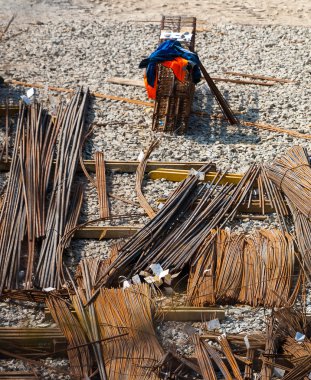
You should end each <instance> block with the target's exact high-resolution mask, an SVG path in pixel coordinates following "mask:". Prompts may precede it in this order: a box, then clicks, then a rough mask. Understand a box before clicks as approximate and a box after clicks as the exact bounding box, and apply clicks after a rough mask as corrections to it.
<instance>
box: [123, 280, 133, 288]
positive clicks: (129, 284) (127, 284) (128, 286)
mask: <svg viewBox="0 0 311 380" xmlns="http://www.w3.org/2000/svg"><path fill="white" fill-rule="evenodd" d="M130 286H131V283H130V282H129V281H128V280H125V281H123V289H126V288H130Z"/></svg>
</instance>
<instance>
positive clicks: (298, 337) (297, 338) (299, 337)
mask: <svg viewBox="0 0 311 380" xmlns="http://www.w3.org/2000/svg"><path fill="white" fill-rule="evenodd" d="M305 337H306V336H305V335H304V334H302V333H301V332H298V331H297V332H296V335H295V341H296V342H298V343H303V342H304V340H305Z"/></svg>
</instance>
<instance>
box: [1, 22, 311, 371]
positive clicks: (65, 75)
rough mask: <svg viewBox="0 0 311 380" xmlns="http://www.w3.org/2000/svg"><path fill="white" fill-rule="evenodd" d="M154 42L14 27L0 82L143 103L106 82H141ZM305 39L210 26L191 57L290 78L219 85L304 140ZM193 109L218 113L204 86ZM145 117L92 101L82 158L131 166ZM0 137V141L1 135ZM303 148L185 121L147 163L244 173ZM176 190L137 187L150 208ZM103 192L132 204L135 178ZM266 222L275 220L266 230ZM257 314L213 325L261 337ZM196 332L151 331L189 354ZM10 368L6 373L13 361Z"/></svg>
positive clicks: (81, 25) (130, 209) (91, 210)
mask: <svg viewBox="0 0 311 380" xmlns="http://www.w3.org/2000/svg"><path fill="white" fill-rule="evenodd" d="M18 33H19V34H18ZM158 35H159V28H158V25H153V24H145V25H144V24H137V23H131V22H127V23H121V22H111V21H98V20H96V19H94V20H92V22H89V21H88V20H83V19H78V20H77V21H76V22H75V23H72V22H71V20H68V21H62V22H61V23H58V22H56V21H55V22H51V21H47V22H45V23H44V24H40V25H37V24H35V25H31V26H28V27H25V26H18V25H15V26H14V28H12V29H10V30H9V32H8V34H7V35H6V36H5V38H4V40H3V42H2V46H1V49H0V60H1V62H2V65H1V68H0V75H3V77H4V78H5V79H10V78H12V79H13V78H14V79H17V80H24V81H28V82H32V83H42V84H49V85H56V86H61V87H69V88H75V87H76V86H78V85H85V86H89V87H90V89H91V90H92V91H99V92H102V93H106V94H112V95H119V96H124V97H129V98H135V99H141V100H146V94H145V91H144V89H143V88H136V87H129V86H128V87H127V86H118V85H114V84H109V83H106V82H105V81H106V79H107V78H109V77H111V76H123V77H126V78H135V79H141V78H142V72H141V71H139V69H138V68H137V66H138V63H139V62H140V60H141V59H142V58H144V57H145V56H147V55H149V53H151V52H152V51H153V49H154V48H155V47H156V45H157V41H158ZM310 37H311V29H310V28H307V27H295V26H293V27H289V26H270V25H266V26H250V25H244V26H241V25H225V24H218V25H214V26H209V29H208V30H206V31H203V32H200V33H198V35H197V40H196V41H197V42H196V50H197V52H198V54H199V56H200V58H201V60H202V62H203V63H204V64H205V66H206V68H207V70H208V71H209V73H210V74H211V75H214V76H224V74H223V71H226V70H228V71H229V70H230V71H240V72H245V73H256V74H262V75H269V76H276V77H282V78H288V79H292V80H295V81H296V83H294V84H276V85H275V86H273V87H261V86H254V85H252V86H242V85H235V84H229V83H219V88H220V90H221V91H222V92H223V93H224V95H225V97H226V98H227V100H228V101H229V103H230V105H231V108H232V109H233V110H235V111H237V112H239V113H241V115H240V118H241V119H243V120H251V121H257V122H262V123H271V124H273V125H276V126H280V127H284V128H288V129H291V130H293V131H299V132H300V133H309V130H310V126H311V124H310V123H311V121H310V100H309V99H310V92H311V91H310V88H311V78H310V64H311V56H310V49H309V44H310ZM3 90H4V91H3V93H4V94H6V93H7V91H10V96H11V97H12V98H16V99H17V98H18V97H19V96H20V94H21V93H24V89H20V88H10V89H9V90H8V89H3ZM1 91H2V89H1ZM1 91H0V92H1ZM37 94H38V95H40V97H41V98H44V99H46V100H48V101H49V102H50V105H52V106H53V104H54V103H55V97H54V96H52V95H51V94H46V93H44V91H42V92H41V93H40V94H39V93H38V91H37ZM2 95H3V94H2ZM53 102H54V103H53ZM193 109H194V110H201V111H205V112H208V113H209V114H218V113H219V109H218V107H217V104H215V101H214V100H213V99H212V97H211V96H210V93H209V91H208V88H207V86H206V84H205V83H204V82H202V83H200V84H199V85H198V86H197V88H196V93H195V102H194V105H193ZM151 117H152V111H151V109H149V108H145V107H139V106H136V105H132V104H126V103H124V104H122V103H120V102H116V101H107V100H96V101H94V102H93V104H92V112H91V113H90V115H89V119H90V121H91V122H92V123H97V126H95V128H94V134H93V136H92V137H91V139H90V140H89V141H88V143H87V144H86V147H85V151H84V155H85V157H86V158H90V157H92V156H93V154H94V152H95V151H97V150H101V151H103V152H104V153H105V157H106V159H107V160H111V159H118V160H121V159H122V160H133V159H137V156H138V154H139V152H140V150H141V149H144V148H146V147H147V146H148V144H149V142H150V141H151V137H152V133H151V130H150V125H151ZM0 128H1V127H0ZM0 132H1V135H0V138H1V137H2V136H3V128H2V129H0ZM308 141H309V140H299V139H296V138H293V137H291V136H287V135H285V134H274V133H269V132H265V131H261V130H257V129H255V128H249V127H248V128H246V127H230V126H228V125H227V124H225V123H224V122H222V121H221V120H219V119H213V118H209V117H205V118H202V117H197V116H195V115H193V116H192V117H191V120H190V126H189V131H188V133H187V134H186V135H184V136H165V135H164V136H161V142H160V145H159V147H158V148H157V149H156V150H155V151H154V153H153V154H152V155H151V159H154V160H168V161H169V160H171V161H183V160H188V161H192V160H193V161H208V160H212V161H214V162H216V164H217V166H218V167H219V168H223V169H228V170H230V171H232V172H244V171H245V170H246V169H247V167H248V166H249V164H250V163H251V162H253V161H271V160H272V159H273V158H274V157H275V156H277V155H279V154H280V153H282V152H284V151H286V150H287V149H288V148H289V147H291V146H292V145H293V144H303V145H304V146H306V147H307V148H309V150H310V152H311V149H310V148H311V143H310V142H308ZM4 180H5V176H3V175H1V177H0V191H1V188H2V187H3V184H4ZM78 180H83V179H82V178H78ZM176 185H177V184H174V183H171V182H167V181H155V182H153V181H150V180H147V179H146V181H145V182H144V184H143V188H144V192H145V193H146V197H147V199H148V200H149V201H150V202H151V203H152V205H153V206H154V207H157V204H156V202H155V200H156V199H158V198H159V197H163V196H167V195H168V194H169V192H170V191H171V190H173V189H174V188H175V186H176ZM108 187H109V191H111V192H113V193H114V194H116V195H119V196H122V197H124V198H127V199H129V200H131V201H134V202H137V199H136V197H135V192H134V188H135V176H134V175H129V174H122V175H121V174H111V175H109V176H108ZM111 208H112V213H114V214H115V215H121V214H122V215H125V214H133V213H135V214H139V213H142V209H141V208H140V207H138V206H137V207H136V206H131V205H128V204H125V203H122V202H121V201H117V200H111ZM97 216H98V204H97V196H96V192H95V190H94V189H92V188H91V186H90V185H87V197H86V199H85V202H84V204H83V208H82V213H81V222H82V221H86V220H89V219H94V218H96V217H97ZM146 220H147V218H146V217H142V216H139V215H138V216H135V217H133V218H131V220H130V221H128V220H126V221H125V220H117V221H116V222H117V223H120V222H122V223H125V224H127V223H129V224H130V223H131V224H134V225H138V224H144V223H145V222H146ZM273 225H274V221H272V223H271V224H270V226H273ZM261 226H262V224H261V223H259V222H254V221H248V220H246V221H243V223H242V224H241V225H240V227H242V228H243V229H245V230H250V229H252V228H259V227H261ZM110 245H111V242H109V241H100V242H97V241H87V240H75V241H73V242H72V244H71V247H70V249H69V250H68V260H69V263H71V264H76V262H77V259H78V258H79V257H83V256H90V255H99V256H101V257H105V256H106V255H107V254H108V252H109V246H110ZM308 302H309V303H310V298H309V300H308ZM265 313H266V311H265V310H264V309H256V310H255V309H252V308H249V307H247V306H243V307H230V308H229V309H228V310H227V313H226V318H225V320H224V321H222V322H221V331H225V332H228V333H229V332H232V333H238V332H245V331H256V330H259V331H262V330H263V329H264V326H265V320H264V315H265ZM50 323H51V322H50V321H46V320H45V319H44V316H43V314H42V312H41V311H38V310H36V309H33V308H29V309H28V308H25V307H24V306H18V305H7V304H6V303H2V304H1V316H0V325H2V326H5V325H7V324H9V325H18V326H22V325H23V326H28V325H29V326H31V325H38V324H50ZM204 328H205V327H204V324H192V325H191V324H189V323H179V324H178V323H173V322H166V323H160V324H159V325H158V327H157V332H158V334H159V336H160V339H161V341H162V342H163V345H164V346H165V347H171V346H174V345H175V346H176V347H177V348H178V350H179V351H180V352H181V353H184V354H186V355H191V354H192V352H193V348H192V346H191V343H190V340H189V336H191V332H193V329H194V330H195V331H203V330H204ZM9 363H11V364H12V365H13V367H14V365H15V364H14V363H15V361H10V362H9ZM56 364H57V363H56ZM56 364H55V365H56ZM63 364H64V363H63ZM9 365H10V364H9ZM1 366H4V364H3V363H2V362H1V363H0V370H1ZM13 367H12V368H13ZM3 368H4V367H3ZM49 376H50V375H47V374H46V375H45V377H44V378H46V379H48V378H51V379H52V378H55V377H52V375H51V376H50V377H49ZM59 378H60V377H59Z"/></svg>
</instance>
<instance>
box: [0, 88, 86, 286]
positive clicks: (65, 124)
mask: <svg viewBox="0 0 311 380" xmlns="http://www.w3.org/2000/svg"><path fill="white" fill-rule="evenodd" d="M87 98H88V91H86V92H85V93H84V94H83V92H82V90H79V91H77V93H76V94H75V95H74V96H73V97H72V99H71V101H70V103H69V104H68V105H67V106H66V107H63V106H61V105H60V106H59V107H58V110H57V113H56V116H55V117H53V118H52V117H51V116H50V115H49V114H48V112H47V111H45V110H43V108H42V107H41V106H40V105H38V104H36V103H35V104H33V105H31V106H29V107H27V106H25V105H22V104H21V106H20V111H19V117H18V123H17V130H16V137H15V143H14V151H13V155H12V162H11V169H10V175H9V180H8V185H7V189H6V192H5V195H4V200H3V205H4V206H3V207H2V208H1V211H0V293H2V292H3V290H4V289H5V288H6V289H10V290H12V289H18V288H24V289H32V288H33V287H34V286H35V287H39V288H44V287H50V286H51V287H54V288H59V287H60V286H61V283H62V281H61V275H62V253H63V250H64V249H65V248H66V246H67V245H68V243H69V241H68V240H66V241H65V242H63V241H62V238H63V236H64V235H65V234H66V233H67V232H68V230H69V229H72V228H73V227H75V226H76V224H77V220H78V216H79V212H80V208H81V204H82V191H83V189H82V186H81V185H77V186H74V185H73V177H74V174H75V170H76V167H77V162H78V161H77V159H78V151H79V145H80V141H81V137H82V135H83V132H84V117H85V112H86V106H87ZM56 146H57V149H56ZM55 150H57V158H56V165H55V171H54V175H53V177H52V178H51V175H50V174H51V168H52V162H53V158H54V154H55ZM49 187H52V193H50V192H49V191H48V188H49ZM46 210H47V212H46Z"/></svg>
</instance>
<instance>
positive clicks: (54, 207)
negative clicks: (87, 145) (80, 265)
mask: <svg viewBox="0 0 311 380" xmlns="http://www.w3.org/2000/svg"><path fill="white" fill-rule="evenodd" d="M88 97H89V92H88V90H87V91H85V92H84V93H83V92H82V89H80V90H79V91H77V92H76V93H75V95H74V96H73V97H72V99H71V101H70V103H69V105H67V107H66V108H65V110H64V112H63V115H62V118H61V129H60V138H59V141H58V150H57V157H56V164H55V172H54V179H53V190H52V195H51V199H50V202H49V207H48V211H47V216H46V236H45V239H44V240H43V242H42V245H41V249H40V251H39V258H38V263H37V266H36V272H35V279H36V284H37V286H39V287H42V288H46V287H55V288H59V287H60V286H61V285H62V282H63V276H62V254H63V249H62V247H61V249H59V245H60V243H61V242H62V237H63V236H64V235H65V234H66V232H68V230H69V229H72V228H73V227H75V225H76V224H77V219H78V216H79V212H80V207H81V203H82V191H83V189H82V186H76V187H74V175H75V172H76V169H77V165H78V159H79V148H80V144H81V143H82V139H83V134H84V133H85V128H84V125H85V116H86V110H87V104H88ZM73 194H74V196H73ZM67 244H68V241H67Z"/></svg>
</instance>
